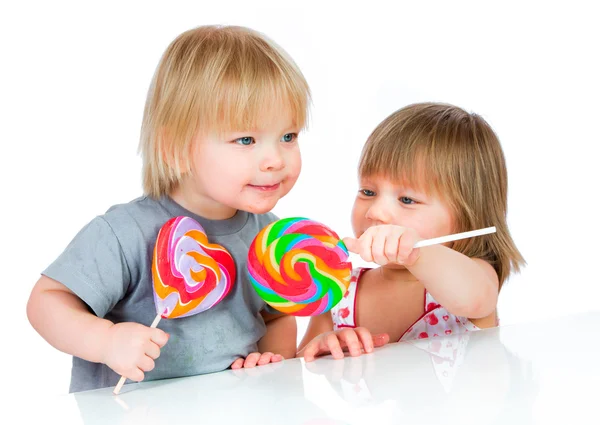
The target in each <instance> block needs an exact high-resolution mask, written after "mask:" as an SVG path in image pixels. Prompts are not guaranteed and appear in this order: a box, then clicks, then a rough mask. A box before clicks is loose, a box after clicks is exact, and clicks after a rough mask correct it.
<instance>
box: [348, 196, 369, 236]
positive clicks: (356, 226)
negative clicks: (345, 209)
mask: <svg viewBox="0 0 600 425" xmlns="http://www.w3.org/2000/svg"><path fill="white" fill-rule="evenodd" d="M365 214H366V208H364V207H363V206H362V205H360V201H358V200H356V201H354V205H353V206H352V216H351V221H352V231H353V232H354V235H355V236H358V233H359V231H360V229H361V224H362V222H363V220H364V219H365Z"/></svg>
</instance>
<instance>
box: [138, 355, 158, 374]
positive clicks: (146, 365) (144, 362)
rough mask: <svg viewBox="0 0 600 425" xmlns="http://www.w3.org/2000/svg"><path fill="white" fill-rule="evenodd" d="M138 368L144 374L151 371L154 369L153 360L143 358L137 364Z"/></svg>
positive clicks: (146, 357)
mask: <svg viewBox="0 0 600 425" xmlns="http://www.w3.org/2000/svg"><path fill="white" fill-rule="evenodd" d="M138 368H139V369H141V370H142V371H144V372H150V371H151V370H152V369H154V360H152V359H151V358H150V357H148V356H143V357H142V358H141V360H140V361H139V362H138Z"/></svg>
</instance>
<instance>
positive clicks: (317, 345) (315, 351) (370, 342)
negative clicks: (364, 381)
mask: <svg viewBox="0 0 600 425" xmlns="http://www.w3.org/2000/svg"><path fill="white" fill-rule="evenodd" d="M389 341H390V337H389V335H388V334H378V335H371V332H369V330H368V329H367V328H363V327H359V328H346V329H342V330H341V331H331V332H325V333H322V334H321V335H319V336H317V337H315V338H314V339H313V340H312V341H310V342H309V343H308V344H306V347H304V348H303V349H302V352H303V355H304V360H305V361H307V362H311V361H313V360H314V359H315V357H317V356H320V355H323V354H328V353H331V355H332V356H333V358H334V359H343V358H344V348H346V349H347V351H349V352H350V355H351V356H352V357H356V356H360V355H361V349H364V351H365V353H370V352H372V351H373V348H375V347H380V346H382V345H385V344H387V343H388V342H389ZM299 354H301V353H299Z"/></svg>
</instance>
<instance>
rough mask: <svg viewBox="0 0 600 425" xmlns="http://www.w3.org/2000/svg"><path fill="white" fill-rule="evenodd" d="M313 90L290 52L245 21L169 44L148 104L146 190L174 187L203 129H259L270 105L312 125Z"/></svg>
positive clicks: (155, 193) (143, 144)
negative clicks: (241, 23) (310, 121)
mask: <svg viewBox="0 0 600 425" xmlns="http://www.w3.org/2000/svg"><path fill="white" fill-rule="evenodd" d="M309 104H310V90H309V87H308V83H307V82H306V80H305V79H304V76H303V75H302V73H301V72H300V70H299V69H298V67H297V66H296V64H295V63H294V62H293V60H292V59H291V58H290V57H288V56H287V54H286V53H285V52H284V51H283V50H282V49H281V48H280V47H279V46H277V45H276V44H275V43H273V42H272V41H270V40H269V39H267V38H266V37H265V36H264V35H262V34H260V33H258V32H256V31H253V30H251V29H248V28H244V27H220V26H205V27H199V28H196V29H194V30H190V31H187V32H185V33H183V34H181V35H180V36H179V37H178V38H177V39H175V40H174V41H173V42H172V43H171V45H170V46H169V47H168V48H167V50H166V51H165V53H164V55H163V57H162V59H161V61H160V63H159V66H158V69H157V71H156V73H155V76H154V78H153V81H152V84H151V87H150V90H149V92H148V99H147V102H146V108H145V111H144V120H143V123H142V133H141V139H140V152H141V153H142V157H143V164H144V170H143V185H144V191H145V193H146V194H148V195H150V196H152V197H160V196H163V195H165V194H169V193H170V192H171V191H172V189H173V188H174V187H175V186H176V185H177V184H178V183H179V182H180V180H181V178H182V177H183V175H185V174H186V173H187V172H189V171H190V169H191V163H190V160H191V155H190V154H191V151H192V142H193V140H194V139H195V137H196V136H197V135H198V134H204V135H207V134H217V135H218V134H223V133H225V132H230V131H243V130H251V129H254V128H259V127H260V126H261V119H263V117H264V116H265V114H267V113H268V112H271V111H275V109H274V108H278V109H276V110H277V111H279V110H281V109H280V108H289V110H290V113H291V116H292V119H293V121H294V125H295V126H297V127H298V128H300V129H303V128H305V127H306V124H307V121H308V117H307V114H308V108H309Z"/></svg>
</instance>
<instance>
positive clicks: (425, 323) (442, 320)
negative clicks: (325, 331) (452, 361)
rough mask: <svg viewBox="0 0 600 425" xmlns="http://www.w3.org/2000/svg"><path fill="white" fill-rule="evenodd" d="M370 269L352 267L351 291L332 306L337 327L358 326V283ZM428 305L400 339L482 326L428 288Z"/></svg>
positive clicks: (405, 339) (465, 330)
mask: <svg viewBox="0 0 600 425" xmlns="http://www.w3.org/2000/svg"><path fill="white" fill-rule="evenodd" d="M367 270H368V269H366V268H356V269H354V270H352V277H351V279H350V286H349V287H348V292H347V293H346V295H344V297H343V298H342V301H340V302H339V304H338V305H336V306H335V307H334V308H332V309H331V317H332V319H333V329H334V330H339V329H343V328H355V327H356V298H357V297H356V295H357V287H358V282H359V280H360V277H361V275H362V274H363V273H364V272H365V271H367ZM424 307H425V308H424V310H425V312H424V313H423V315H422V316H421V317H419V318H418V319H417V321H415V323H413V325H412V326H410V327H409V328H408V329H407V330H406V332H404V335H402V336H401V337H400V339H399V340H398V341H408V340H414V339H422V338H429V337H436V336H441V335H454V334H462V333H465V332H470V331H477V330H479V328H478V327H477V326H475V325H474V324H473V323H472V322H471V321H470V320H469V319H467V318H466V317H460V316H456V315H454V314H451V313H450V312H448V310H446V309H445V308H444V307H442V306H441V305H440V304H439V303H437V302H436V301H435V300H434V299H433V297H432V296H431V294H430V293H429V292H427V291H425V306H424Z"/></svg>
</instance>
